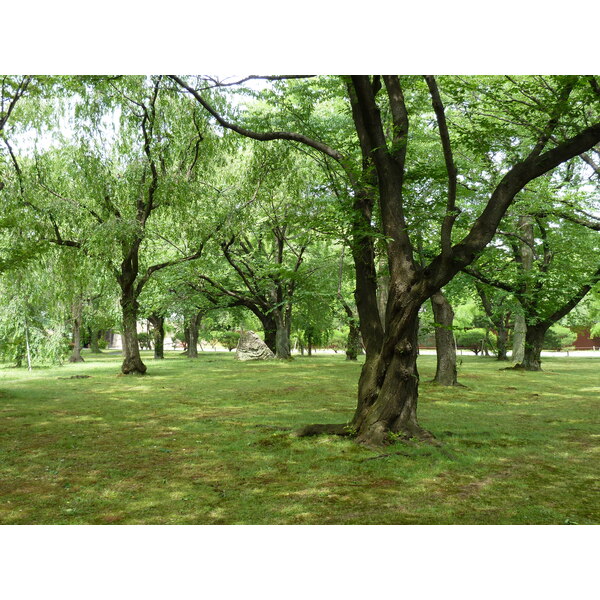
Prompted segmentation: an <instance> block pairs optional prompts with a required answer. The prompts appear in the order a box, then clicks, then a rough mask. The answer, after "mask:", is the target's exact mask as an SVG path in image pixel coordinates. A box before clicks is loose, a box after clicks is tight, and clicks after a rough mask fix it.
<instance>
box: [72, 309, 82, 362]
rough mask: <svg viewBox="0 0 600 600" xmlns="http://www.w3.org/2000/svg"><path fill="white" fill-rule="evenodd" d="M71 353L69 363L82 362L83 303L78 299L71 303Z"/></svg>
mask: <svg viewBox="0 0 600 600" xmlns="http://www.w3.org/2000/svg"><path fill="white" fill-rule="evenodd" d="M72 309H73V352H72V353H71V356H70V357H69V362H72V363H74V362H84V360H83V357H82V356H81V325H82V324H83V314H82V313H83V302H82V300H81V298H78V299H77V300H75V302H73V306H72Z"/></svg>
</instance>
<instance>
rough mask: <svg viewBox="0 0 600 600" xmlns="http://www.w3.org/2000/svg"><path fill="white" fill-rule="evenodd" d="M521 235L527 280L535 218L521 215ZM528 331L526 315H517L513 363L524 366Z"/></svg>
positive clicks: (529, 269) (525, 290)
mask: <svg viewBox="0 0 600 600" xmlns="http://www.w3.org/2000/svg"><path fill="white" fill-rule="evenodd" d="M518 228H519V234H520V236H521V238H522V241H521V269H522V270H523V274H524V275H525V278H527V277H528V276H529V272H530V271H531V269H532V267H533V243H534V232H533V217H531V216H529V215H521V216H520V217H519V222H518ZM530 287H531V286H530V284H528V283H526V284H525V289H524V290H523V293H524V294H525V295H527V294H528V292H530ZM527 329H528V325H527V322H526V318H525V315H517V317H515V332H514V338H513V356H512V359H513V362H515V363H520V364H522V363H523V361H524V360H525V347H526V344H527V341H526V339H527Z"/></svg>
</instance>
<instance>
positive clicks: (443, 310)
mask: <svg viewBox="0 0 600 600" xmlns="http://www.w3.org/2000/svg"><path fill="white" fill-rule="evenodd" d="M431 307H432V309H433V319H434V324H435V347H436V356H437V369H436V372H435V377H434V378H433V380H434V381H435V382H436V383H439V384H440V385H457V383H458V379H457V372H456V347H455V346H454V335H453V328H452V326H453V323H454V311H453V310H452V306H451V305H450V302H448V300H447V298H446V297H445V296H444V294H442V292H437V293H436V294H434V295H433V296H432V297H431Z"/></svg>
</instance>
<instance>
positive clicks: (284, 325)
mask: <svg viewBox="0 0 600 600" xmlns="http://www.w3.org/2000/svg"><path fill="white" fill-rule="evenodd" d="M274 312H275V323H276V325H277V330H276V333H275V357H276V358H280V359H282V360H289V359H290V358H292V353H291V351H290V324H289V322H287V320H286V319H285V318H284V316H283V315H282V314H281V312H280V311H274ZM267 345H268V344H267Z"/></svg>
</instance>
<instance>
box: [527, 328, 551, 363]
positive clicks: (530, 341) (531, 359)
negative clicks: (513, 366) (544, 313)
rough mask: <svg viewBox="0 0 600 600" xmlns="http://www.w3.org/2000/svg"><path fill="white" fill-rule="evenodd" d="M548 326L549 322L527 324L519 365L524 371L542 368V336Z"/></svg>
mask: <svg viewBox="0 0 600 600" xmlns="http://www.w3.org/2000/svg"><path fill="white" fill-rule="evenodd" d="M549 327H550V325H549V324H546V323H539V324H538V325H528V326H527V333H526V334H525V352H524V355H523V362H522V363H521V366H522V367H523V368H524V369H525V370H526V371H541V370H542V359H541V355H542V346H543V344H544V336H545V335H546V332H547V331H548V328H549Z"/></svg>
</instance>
